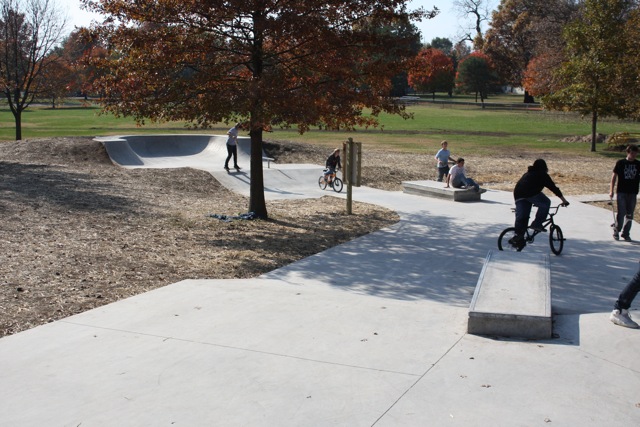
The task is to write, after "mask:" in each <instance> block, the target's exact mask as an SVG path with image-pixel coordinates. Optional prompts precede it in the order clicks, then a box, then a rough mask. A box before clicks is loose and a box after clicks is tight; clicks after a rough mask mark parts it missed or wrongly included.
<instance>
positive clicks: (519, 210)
mask: <svg viewBox="0 0 640 427" xmlns="http://www.w3.org/2000/svg"><path fill="white" fill-rule="evenodd" d="M531 206H535V207H537V208H538V212H536V219H534V220H533V223H534V224H536V225H540V226H542V223H543V222H544V221H545V220H546V219H547V215H549V208H550V207H551V200H549V198H548V197H547V196H545V195H544V194H543V193H538V194H536V195H535V196H531V197H527V198H526V199H518V200H516V222H515V224H514V226H515V228H516V234H517V235H518V236H522V235H524V232H525V231H526V230H527V227H528V223H529V215H530V214H531Z"/></svg>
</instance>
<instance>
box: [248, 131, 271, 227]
mask: <svg viewBox="0 0 640 427" xmlns="http://www.w3.org/2000/svg"><path fill="white" fill-rule="evenodd" d="M252 122H253V121H252ZM249 135H250V136H251V181H250V187H249V212H253V213H254V214H255V215H256V216H257V217H258V218H262V219H268V218H269V215H268V214H267V204H266V202H265V199H264V174H263V171H262V127H261V126H260V127H259V126H255V127H254V125H253V123H252V124H251V132H250V133H249Z"/></svg>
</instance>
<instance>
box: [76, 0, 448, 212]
mask: <svg viewBox="0 0 640 427" xmlns="http://www.w3.org/2000/svg"><path fill="white" fill-rule="evenodd" d="M83 2H84V3H85V4H86V5H88V6H90V7H91V9H92V10H94V11H96V12H99V13H101V14H103V15H105V16H106V17H107V19H106V20H105V22H104V23H102V24H101V25H96V26H95V27H93V28H92V32H93V33H94V34H95V35H96V36H97V37H99V38H100V39H101V40H102V41H103V42H102V45H104V46H109V49H110V52H109V56H108V57H107V58H105V59H97V60H95V61H93V64H94V65H96V66H98V67H99V68H100V69H102V70H103V71H104V74H103V75H101V77H100V78H99V79H98V80H97V84H96V87H97V89H98V90H99V91H100V93H101V94H103V98H102V102H103V107H104V109H106V110H107V111H111V112H113V113H115V114H117V115H126V116H132V117H134V118H135V119H136V120H138V121H140V122H142V121H144V120H145V119H151V120H187V121H190V122H191V123H192V124H193V125H195V126H198V127H207V126H209V125H211V124H214V123H218V122H243V123H245V125H246V128H247V129H248V130H249V135H250V136H251V162H250V166H251V188H250V200H249V210H250V211H252V212H254V213H255V214H256V215H257V216H258V217H261V218H267V217H268V215H267V209H266V203H265V199H264V181H263V171H262V136H263V132H264V131H265V130H268V129H269V128H270V127H271V126H273V125H278V126H282V127H291V126H297V128H298V130H299V131H300V132H305V131H307V130H309V129H310V128H311V127H320V128H329V129H347V130H349V129H353V128H354V127H356V126H375V125H376V124H377V115H378V114H379V113H381V112H387V113H394V114H401V115H402V116H403V117H407V116H408V114H407V113H406V112H405V111H404V110H403V108H402V106H400V105H398V104H397V103H395V102H394V100H393V99H392V98H391V97H390V96H389V93H390V79H391V77H392V76H394V75H396V74H398V73H399V72H400V71H402V70H403V69H406V64H407V61H408V59H409V58H410V57H411V40H407V37H405V36H404V35H403V34H402V33H393V32H392V33H389V32H388V31H383V29H386V28H388V27H389V26H390V25H392V24H393V22H396V21H397V20H402V19H405V20H406V19H409V20H419V19H422V18H424V17H430V16H435V13H436V12H431V13H428V12H425V11H423V10H417V11H409V10H408V9H407V3H408V1H397V0H381V1H351V0H349V1H335V0H329V1H327V0H322V1H320V0H309V1H303V2H301V1H299V0H261V1H247V0H227V1H221V0H204V1H203V0H183V1H175V0H83ZM365 109H369V110H370V111H371V114H370V115H365V114H363V111H364V110H365Z"/></svg>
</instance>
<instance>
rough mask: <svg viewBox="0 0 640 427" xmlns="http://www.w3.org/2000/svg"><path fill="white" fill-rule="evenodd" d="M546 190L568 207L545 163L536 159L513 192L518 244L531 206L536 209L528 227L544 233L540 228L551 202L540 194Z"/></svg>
mask: <svg viewBox="0 0 640 427" xmlns="http://www.w3.org/2000/svg"><path fill="white" fill-rule="evenodd" d="M545 187H546V188H548V189H549V190H551V192H553V194H555V195H556V196H558V197H559V198H560V200H562V204H563V205H564V206H569V202H567V199H565V198H564V196H563V195H562V192H561V191H560V189H559V188H558V187H557V186H556V184H555V183H554V182H553V180H552V179H551V177H550V176H549V173H548V169H547V162H545V161H544V160H543V159H538V160H536V161H535V162H533V165H532V166H529V167H528V169H527V172H526V173H525V174H524V175H522V178H520V180H519V181H518V182H517V184H516V187H515V188H514V190H513V198H514V199H515V201H516V221H515V228H516V239H517V240H518V242H523V241H524V237H523V236H524V233H525V231H526V230H527V224H528V223H529V215H530V214H531V206H535V207H537V208H538V211H537V212H536V217H535V219H534V220H533V222H532V223H531V225H530V228H533V229H534V230H537V231H546V230H545V229H544V227H543V226H542V223H543V222H544V220H546V219H547V215H548V214H549V208H550V207H551V200H549V198H548V197H547V196H545V195H544V194H543V193H542V189H543V188H545Z"/></svg>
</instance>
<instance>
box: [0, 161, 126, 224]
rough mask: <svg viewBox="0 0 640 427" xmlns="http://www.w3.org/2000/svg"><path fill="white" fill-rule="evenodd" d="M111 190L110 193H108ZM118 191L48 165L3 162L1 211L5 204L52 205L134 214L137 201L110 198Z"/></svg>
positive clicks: (122, 197) (91, 178) (103, 182)
mask: <svg viewBox="0 0 640 427" xmlns="http://www.w3.org/2000/svg"><path fill="white" fill-rule="evenodd" d="M106 190H109V191H106ZM116 190H117V189H115V188H114V187H112V186H111V185H110V184H109V183H108V182H105V181H97V180H96V179H95V176H92V175H90V174H85V173H77V172H67V171H64V170H60V168H59V167H58V168H56V167H52V166H46V165H31V164H21V163H7V162H0V209H3V210H6V206H4V202H5V201H8V200H14V201H15V200H16V199H20V201H21V202H23V203H29V204H33V203H36V204H48V205H51V206H57V207H58V208H61V209H73V210H79V211H82V210H87V211H92V212H93V211H96V210H97V211H99V212H118V213H127V212H133V211H134V210H135V208H136V206H137V205H138V202H137V201H136V200H135V199H133V198H128V197H125V196H124V195H123V196H117V195H112V194H108V193H109V192H111V193H113V192H115V191H116Z"/></svg>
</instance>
